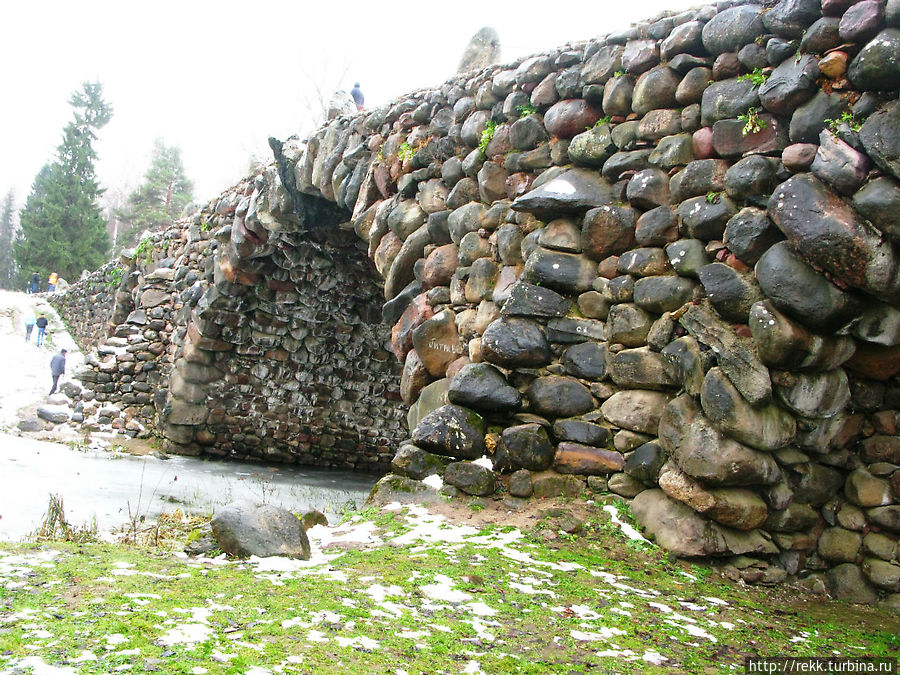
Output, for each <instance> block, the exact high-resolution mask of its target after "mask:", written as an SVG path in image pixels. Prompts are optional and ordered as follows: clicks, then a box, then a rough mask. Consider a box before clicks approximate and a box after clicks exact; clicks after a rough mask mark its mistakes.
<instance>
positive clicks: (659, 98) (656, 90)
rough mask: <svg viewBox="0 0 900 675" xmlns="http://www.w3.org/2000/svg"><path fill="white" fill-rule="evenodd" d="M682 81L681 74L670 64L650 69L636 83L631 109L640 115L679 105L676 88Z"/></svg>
mask: <svg viewBox="0 0 900 675" xmlns="http://www.w3.org/2000/svg"><path fill="white" fill-rule="evenodd" d="M680 82H681V76H679V75H678V73H676V72H675V71H674V70H672V69H671V68H669V67H668V66H656V67H655V68H653V69H651V70H648V71H647V72H646V73H644V74H643V75H641V76H640V77H639V78H638V80H637V82H636V83H635V85H634V93H633V94H632V96H631V109H632V110H633V111H634V112H636V113H637V114H638V115H645V114H646V113H648V112H650V111H651V110H657V109H659V108H675V107H677V106H678V101H677V99H676V98H675V90H676V89H678V84H679V83H680Z"/></svg>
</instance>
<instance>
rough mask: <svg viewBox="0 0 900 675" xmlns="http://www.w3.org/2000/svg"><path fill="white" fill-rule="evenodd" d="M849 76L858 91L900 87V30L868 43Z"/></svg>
mask: <svg viewBox="0 0 900 675" xmlns="http://www.w3.org/2000/svg"><path fill="white" fill-rule="evenodd" d="M848 75H849V76H850V81H851V82H853V84H854V85H856V88H857V89H862V90H864V89H875V90H887V89H897V88H898V87H900V29H897V28H886V29H885V30H883V31H881V32H880V33H879V34H878V35H876V36H875V38H874V39H873V40H872V41H870V42H868V43H866V46H865V47H863V48H862V50H860V52H859V54H857V55H856V58H855V59H853V61H852V62H851V63H850V68H849V70H848ZM895 107H896V102H895ZM895 133H896V127H895ZM894 175H895V176H896V175H897V174H896V173H895V174H894Z"/></svg>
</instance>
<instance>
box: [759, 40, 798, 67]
mask: <svg viewBox="0 0 900 675" xmlns="http://www.w3.org/2000/svg"><path fill="white" fill-rule="evenodd" d="M796 51H797V41H796V40H783V39H782V38H772V39H770V40H769V41H768V42H766V58H767V59H768V60H769V63H770V64H771V65H773V66H777V65H778V64H779V63H782V62H784V61H786V60H787V59H788V57H790V56H793V55H794V53H795V52H796Z"/></svg>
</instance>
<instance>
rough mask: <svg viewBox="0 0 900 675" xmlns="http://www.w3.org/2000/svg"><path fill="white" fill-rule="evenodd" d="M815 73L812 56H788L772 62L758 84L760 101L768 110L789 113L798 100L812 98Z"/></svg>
mask: <svg viewBox="0 0 900 675" xmlns="http://www.w3.org/2000/svg"><path fill="white" fill-rule="evenodd" d="M818 76H819V65H818V61H817V60H816V58H815V57H814V56H809V55H804V56H801V57H800V59H799V60H798V59H788V60H787V61H784V62H782V63H781V64H779V65H778V66H776V67H775V69H774V70H773V71H772V74H771V75H770V76H769V78H768V79H767V80H766V81H765V82H763V83H762V85H761V86H760V88H759V100H760V103H762V105H763V107H765V109H766V110H768V111H769V112H772V113H774V114H776V115H783V116H785V117H790V116H791V114H792V113H793V112H794V110H796V109H797V107H798V106H799V105H800V104H802V103H805V102H806V101H808V100H809V99H810V98H812V95H813V93H814V92H815V91H816V89H817V85H816V78H817V77H818Z"/></svg>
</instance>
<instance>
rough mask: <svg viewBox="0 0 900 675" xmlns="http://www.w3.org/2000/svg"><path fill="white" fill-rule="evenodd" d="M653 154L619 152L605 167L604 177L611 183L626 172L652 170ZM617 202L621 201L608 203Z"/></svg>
mask: <svg viewBox="0 0 900 675" xmlns="http://www.w3.org/2000/svg"><path fill="white" fill-rule="evenodd" d="M652 152H653V151H652V150H630V151H628V152H617V153H616V154H614V155H613V156H612V157H610V158H609V159H608V160H606V163H605V164H604V165H603V177H604V178H605V179H607V180H610V181H617V180H619V178H620V177H621V176H622V174H623V173H625V172H626V171H643V170H644V169H648V168H650V155H651V154H652ZM616 201H620V199H611V200H609V202H607V203H613V202H616Z"/></svg>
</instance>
